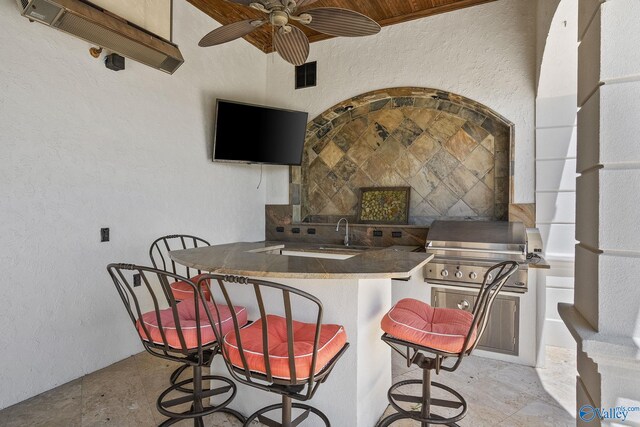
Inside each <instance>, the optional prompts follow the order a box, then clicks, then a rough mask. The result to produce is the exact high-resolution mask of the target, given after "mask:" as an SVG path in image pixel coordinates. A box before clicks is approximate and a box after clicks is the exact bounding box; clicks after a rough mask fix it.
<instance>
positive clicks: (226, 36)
mask: <svg viewBox="0 0 640 427" xmlns="http://www.w3.org/2000/svg"><path fill="white" fill-rule="evenodd" d="M262 24H264V21H260V20H256V19H247V20H246V21H239V22H234V23H233V24H229V25H224V26H222V27H219V28H216V29H215V30H213V31H211V32H210V33H209V34H207V35H206V36H204V37H203V38H202V40H200V43H198V46H200V47H209V46H215V45H219V44H222V43H226V42H230V41H231V40H235V39H238V38H240V37H244V36H246V35H247V34H249V33H250V32H252V31H253V30H255V29H256V28H258V27H259V26H261V25H262Z"/></svg>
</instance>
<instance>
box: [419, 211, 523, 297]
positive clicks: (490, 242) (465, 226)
mask: <svg viewBox="0 0 640 427" xmlns="http://www.w3.org/2000/svg"><path fill="white" fill-rule="evenodd" d="M426 249H427V252H428V253H432V254H434V255H435V258H434V259H433V261H432V262H431V263H429V264H428V265H427V266H426V267H425V273H426V279H427V281H428V282H430V283H433V284H444V285H457V286H465V287H479V286H480V285H481V284H482V281H483V280H484V275H485V273H486V272H487V271H488V270H489V269H490V268H491V266H493V265H495V264H498V263H500V262H502V261H507V260H511V261H518V262H519V263H520V269H519V270H518V271H517V272H516V274H514V275H513V276H511V278H510V279H509V281H508V282H507V283H506V284H505V287H504V290H507V291H512V292H526V291H527V273H528V266H527V264H526V259H527V241H526V231H525V228H524V225H523V224H522V223H521V222H483V221H434V222H433V224H432V225H431V227H430V228H429V234H428V235H427V248H426Z"/></svg>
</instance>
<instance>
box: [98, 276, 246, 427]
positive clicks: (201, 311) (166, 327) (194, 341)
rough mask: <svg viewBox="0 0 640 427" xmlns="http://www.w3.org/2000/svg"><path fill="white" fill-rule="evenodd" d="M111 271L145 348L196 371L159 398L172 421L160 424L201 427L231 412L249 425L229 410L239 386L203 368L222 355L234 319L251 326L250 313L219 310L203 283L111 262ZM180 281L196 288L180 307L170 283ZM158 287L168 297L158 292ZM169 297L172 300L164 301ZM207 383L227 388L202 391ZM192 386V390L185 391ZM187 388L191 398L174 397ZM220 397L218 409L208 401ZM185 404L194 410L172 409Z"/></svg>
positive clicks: (228, 308)
mask: <svg viewBox="0 0 640 427" xmlns="http://www.w3.org/2000/svg"><path fill="white" fill-rule="evenodd" d="M107 271H108V272H109V275H110V276H111V278H112V280H113V283H114V284H115V286H116V290H117V291H118V294H119V295H120V298H121V299H122V302H123V303H124V305H125V308H126V310H127V313H128V314H129V317H130V318H131V321H132V322H133V325H134V327H135V328H136V331H137V333H138V336H139V337H140V340H141V341H142V344H143V345H144V348H145V349H146V350H147V351H148V352H149V353H151V354H152V355H154V356H157V357H160V358H162V359H166V360H171V361H174V362H179V363H181V364H184V365H185V366H190V367H192V368H193V378H189V379H186V380H183V381H180V382H177V383H175V384H172V385H171V386H170V387H168V388H167V389H166V390H164V391H163V392H162V393H161V394H160V396H159V397H158V400H157V403H156V406H157V409H158V411H159V412H160V413H161V414H162V415H164V416H166V417H169V419H168V420H166V421H165V422H163V423H162V424H161V426H163V427H164V426H169V425H172V424H175V423H177V422H179V421H182V420H184V419H193V421H194V426H196V427H199V426H204V423H203V420H202V417H204V416H207V415H210V414H213V413H214V412H226V413H229V414H231V415H233V416H235V417H236V418H238V419H239V420H240V421H242V422H244V421H245V418H244V416H243V415H242V414H240V413H239V412H237V411H234V410H232V409H229V408H227V405H228V404H229V403H230V402H231V401H232V400H233V398H234V397H235V395H236V385H235V384H234V383H233V382H232V381H231V380H229V379H228V378H225V377H220V376H213V375H202V367H203V366H210V365H211V361H212V360H213V357H214V356H215V355H216V354H217V353H218V352H219V349H220V345H219V343H220V341H219V340H218V339H217V333H227V332H229V331H230V330H231V322H230V321H229V320H230V319H231V317H233V319H234V324H237V325H238V327H241V326H244V325H245V324H246V323H247V310H246V309H245V308H244V307H239V306H235V307H234V306H225V305H222V304H216V305H215V310H214V309H213V306H214V304H213V303H211V302H208V301H206V300H205V299H204V297H203V292H202V290H201V289H200V288H198V285H196V284H195V283H193V282H192V281H191V280H189V279H187V278H185V277H181V276H178V275H176V274H173V273H170V272H167V271H163V270H158V269H154V268H149V267H141V266H137V265H132V264H109V265H108V266H107ZM135 274H138V275H139V277H140V284H141V285H142V286H140V287H139V288H138V289H136V290H135V291H134V289H133V286H132V283H133V276H134V275H135ZM153 278H156V279H157V281H158V282H159V283H157V282H156V281H155V280H153ZM175 281H182V282H184V283H187V284H188V285H189V286H190V287H191V291H192V292H191V293H192V294H193V298H192V299H190V300H185V301H182V302H181V303H180V304H177V303H176V301H175V299H174V298H173V295H172V293H171V292H170V289H169V285H170V283H172V282H175ZM158 287H160V288H161V289H162V291H163V293H160V292H159V290H158ZM167 295H168V299H163V298H162V297H163V296H167ZM148 306H152V307H153V309H152V310H150V311H147V312H143V310H142V308H141V307H148ZM231 307H233V308H231ZM203 381H216V382H222V383H223V385H222V386H220V387H216V388H213V387H211V388H203V384H202V382H203ZM187 385H191V386H192V388H191V389H185V388H184V387H185V386H187ZM184 390H186V391H187V392H188V394H187V395H186V396H184V395H183V396H181V397H177V398H170V397H169V395H170V393H171V392H174V391H183V392H184ZM219 395H220V396H223V395H225V396H226V399H225V400H224V401H223V402H222V403H220V404H219V405H210V404H207V403H205V399H208V398H211V397H213V396H219ZM186 403H191V408H190V409H189V410H187V411H184V412H176V410H174V409H173V408H174V407H176V406H178V405H182V404H186Z"/></svg>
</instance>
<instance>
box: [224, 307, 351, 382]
mask: <svg viewBox="0 0 640 427" xmlns="http://www.w3.org/2000/svg"><path fill="white" fill-rule="evenodd" d="M266 323H267V331H268V337H269V365H270V367H271V375H272V376H274V377H276V378H281V379H291V372H290V370H289V347H288V340H287V321H286V319H285V318H284V317H280V316H275V315H271V314H270V315H267V322H266ZM263 327H264V326H263V320H262V319H258V320H257V321H255V322H254V323H252V324H251V325H249V326H247V327H246V328H244V329H242V330H240V338H241V344H242V349H243V351H244V356H245V358H246V360H247V365H248V368H249V370H251V371H253V372H257V373H260V374H264V375H266V367H265V363H264V350H263V346H262V329H263ZM315 333H316V324H315V323H302V322H296V321H293V342H294V347H293V352H294V357H295V367H296V379H297V380H304V379H307V378H309V373H310V372H311V359H312V358H313V343H314V340H315ZM346 342H347V334H346V332H345V331H344V328H343V327H342V326H340V325H321V329H320V341H319V344H318V358H317V360H316V366H315V371H314V375H315V374H317V373H318V372H320V371H321V370H322V369H323V368H324V367H325V366H326V365H327V363H329V362H330V361H331V359H333V358H334V357H335V356H336V355H337V354H338V352H339V351H340V350H341V349H342V347H344V345H345V344H346ZM223 346H224V348H225V349H226V351H227V354H228V357H229V359H230V361H231V363H232V364H233V365H234V366H236V367H238V368H240V369H244V365H243V363H242V358H241V357H240V351H239V349H238V340H237V337H236V333H235V332H234V331H232V332H230V333H228V334H227V335H226V336H225V337H224V343H223Z"/></svg>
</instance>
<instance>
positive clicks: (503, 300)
mask: <svg viewBox="0 0 640 427" xmlns="http://www.w3.org/2000/svg"><path fill="white" fill-rule="evenodd" d="M477 295H478V292H477V291H475V292H474V291H464V290H458V289H449V288H433V289H432V290H431V302H432V305H433V306H434V307H444V308H457V309H462V310H466V311H468V312H471V311H472V310H473V306H474V304H475V302H476V298H477ZM519 302H520V299H519V298H518V297H514V296H509V295H498V296H497V297H496V300H495V302H494V304H493V308H492V310H491V314H490V316H489V319H488V322H487V328H486V330H485V332H484V335H483V337H482V339H481V340H480V343H479V344H478V349H480V350H486V351H493V352H497V353H503V354H510V355H514V356H517V355H518V336H519V334H518V328H519V322H518V319H519V309H520V304H519Z"/></svg>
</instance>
